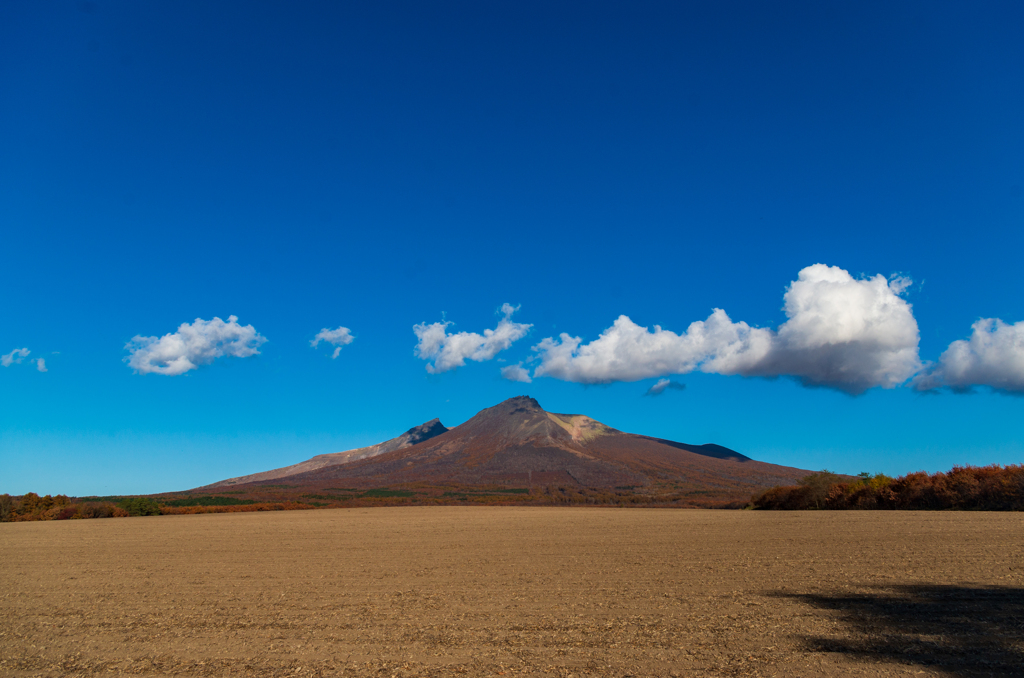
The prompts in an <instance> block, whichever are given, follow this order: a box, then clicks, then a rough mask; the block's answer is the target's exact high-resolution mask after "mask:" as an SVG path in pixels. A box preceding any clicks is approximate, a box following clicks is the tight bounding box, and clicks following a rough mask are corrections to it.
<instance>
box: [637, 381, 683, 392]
mask: <svg viewBox="0 0 1024 678" xmlns="http://www.w3.org/2000/svg"><path fill="white" fill-rule="evenodd" d="M668 389H672V390H675V391H682V390H684V389H686V384H683V383H680V382H678V381H672V380H671V379H659V380H658V382H657V383H656V384H654V385H653V386H651V387H650V388H649V389H647V392H646V393H644V395H645V396H659V395H661V394H662V393H664V392H665V391H666V390H668Z"/></svg>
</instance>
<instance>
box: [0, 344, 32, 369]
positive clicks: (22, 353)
mask: <svg viewBox="0 0 1024 678" xmlns="http://www.w3.org/2000/svg"><path fill="white" fill-rule="evenodd" d="M31 352H32V351H30V350H28V349H27V348H16V349H14V350H13V351H11V352H10V353H8V354H6V355H2V356H0V365H3V366H4V367H10V366H11V365H14V364H21V361H22V360H24V359H25V358H27V357H28V354H29V353H31Z"/></svg>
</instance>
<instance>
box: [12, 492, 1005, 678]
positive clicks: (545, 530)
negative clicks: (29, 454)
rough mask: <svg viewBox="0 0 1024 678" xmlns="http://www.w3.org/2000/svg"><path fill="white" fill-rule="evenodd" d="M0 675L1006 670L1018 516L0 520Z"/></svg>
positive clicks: (455, 514) (425, 512) (651, 513)
mask: <svg viewBox="0 0 1024 678" xmlns="http://www.w3.org/2000/svg"><path fill="white" fill-rule="evenodd" d="M0 556H2V560H0V675H3V676H79V675H80V676H93V675H103V676H108V675H119V674H128V675H139V676H349V675H380V676H434V675H437V676H442V675H444V676H448V675H469V676H497V675H504V676H518V675H536V676H543V675H548V676H568V675H575V676H587V675H593V676H625V675H631V676H648V675H650V676H731V675H739V676H762V675H763V676H773V675H777V676H846V675H868V676H888V675H941V676H1011V675H1021V671H1022V669H1021V667H1022V666H1024V515H1022V514H1019V513H980V512H974V513H952V512H934V513H918V512H883V511H877V512H853V511H851V512H792V513H786V512H751V511H699V510H645V509H570V508H508V507H483V508H474V507H429V508H427V507H424V508H418V507H410V508H376V509H351V510H321V511H288V512H276V513H239V514H210V515H196V516H157V517H146V518H119V519H118V518H113V519H104V520H74V521H59V522H40V523H4V524H0Z"/></svg>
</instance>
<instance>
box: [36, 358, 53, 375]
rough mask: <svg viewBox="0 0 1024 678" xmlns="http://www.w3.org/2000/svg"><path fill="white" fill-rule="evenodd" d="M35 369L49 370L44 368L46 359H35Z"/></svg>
mask: <svg viewBox="0 0 1024 678" xmlns="http://www.w3.org/2000/svg"><path fill="white" fill-rule="evenodd" d="M36 369H37V370H39V371H40V372H49V371H50V370H48V369H46V361H45V360H43V359H42V358H39V359H38V360H36Z"/></svg>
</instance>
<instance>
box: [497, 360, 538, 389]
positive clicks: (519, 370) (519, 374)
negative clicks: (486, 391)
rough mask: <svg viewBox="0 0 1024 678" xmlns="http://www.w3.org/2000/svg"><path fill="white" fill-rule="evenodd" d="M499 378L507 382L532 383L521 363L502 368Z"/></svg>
mask: <svg viewBox="0 0 1024 678" xmlns="http://www.w3.org/2000/svg"><path fill="white" fill-rule="evenodd" d="M501 376H502V378H504V379H508V380H509V381H518V382H522V383H524V384H529V383H532V382H533V379H530V371H529V370H527V369H526V368H524V367H523V364H522V363H519V364H518V365H509V366H507V367H502V368H501Z"/></svg>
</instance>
